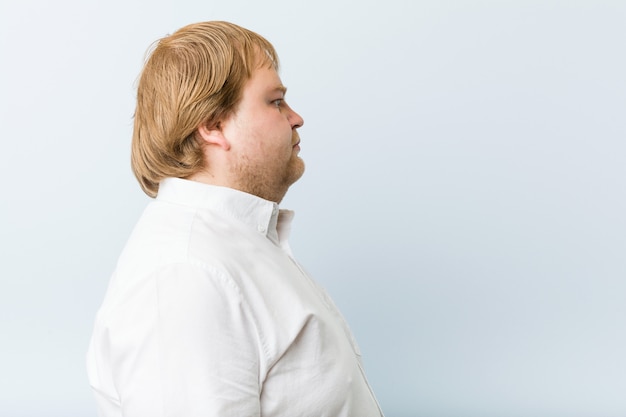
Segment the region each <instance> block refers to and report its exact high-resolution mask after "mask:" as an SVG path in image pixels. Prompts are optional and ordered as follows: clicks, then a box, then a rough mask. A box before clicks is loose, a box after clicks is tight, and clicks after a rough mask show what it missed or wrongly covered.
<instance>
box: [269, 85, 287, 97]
mask: <svg viewBox="0 0 626 417" xmlns="http://www.w3.org/2000/svg"><path fill="white" fill-rule="evenodd" d="M272 91H279V92H281V93H283V95H285V94H287V87H285V86H284V85H282V84H281V85H279V86H276V87H274V89H273V90H272Z"/></svg>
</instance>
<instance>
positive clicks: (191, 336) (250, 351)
mask: <svg viewBox="0 0 626 417" xmlns="http://www.w3.org/2000/svg"><path fill="white" fill-rule="evenodd" d="M142 282H144V283H145V284H144V286H143V287H141V286H140V287H138V288H136V289H135V290H132V291H131V292H132V293H135V294H132V295H131V296H130V297H129V298H128V299H127V300H126V303H125V305H122V306H120V312H121V313H122V316H121V317H120V320H119V323H118V328H119V329H120V330H119V331H116V332H115V333H116V338H115V340H114V341H113V339H112V347H111V352H112V356H113V357H112V358H111V359H112V368H113V373H114V375H113V378H114V380H115V385H116V387H117V389H118V394H119V397H120V398H121V408H122V414H123V415H124V416H127V417H146V416H151V417H174V416H185V417H200V416H202V417H213V416H215V417H217V416H220V417H222V416H224V417H229V416H233V417H234V416H237V417H241V416H246V417H247V416H251V417H254V416H260V399H259V398H260V392H261V386H260V385H261V383H260V380H259V369H260V361H261V360H262V359H263V354H262V351H261V347H260V346H261V344H260V343H259V334H258V331H257V328H256V326H255V324H254V319H253V315H252V314H251V311H250V309H249V307H248V304H247V303H246V302H245V300H244V299H243V297H242V295H241V293H240V291H239V289H238V287H237V286H236V285H235V283H234V282H233V281H232V280H231V279H230V278H229V277H228V276H227V275H226V274H224V273H222V272H220V271H218V270H213V269H211V268H207V267H203V266H200V265H190V264H175V265H169V266H166V267H162V268H160V269H159V270H158V271H156V272H155V273H153V274H152V275H151V276H150V278H149V279H148V280H142Z"/></svg>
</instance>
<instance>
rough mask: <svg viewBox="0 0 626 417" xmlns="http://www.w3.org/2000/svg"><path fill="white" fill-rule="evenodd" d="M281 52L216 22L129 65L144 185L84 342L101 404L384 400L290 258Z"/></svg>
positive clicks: (298, 165) (363, 405)
mask: <svg viewBox="0 0 626 417" xmlns="http://www.w3.org/2000/svg"><path fill="white" fill-rule="evenodd" d="M277 69H278V58H277V56H276V53H275V51H274V48H273V47H272V45H271V44H270V43H269V42H268V41H266V40H265V39H264V38H262V37H261V36H259V35H257V34H255V33H253V32H251V31H248V30H246V29H244V28H241V27H238V26H236V25H233V24H230V23H226V22H205V23H199V24H194V25H190V26H186V27H184V28H182V29H180V30H179V31H177V32H176V33H174V34H173V35H171V36H168V37H165V38H164V39H161V40H160V41H159V42H158V44H156V46H155V47H154V50H153V51H152V53H151V54H150V56H149V58H148V60H147V62H146V64H145V67H144V69H143V71H142V74H141V78H140V80H139V85H138V92H137V109H136V112H135V125H134V133H133V144H132V166H133V171H134V173H135V175H136V177H137V179H138V180H139V182H140V184H141V186H142V188H143V190H144V191H145V192H146V193H147V194H148V195H149V196H151V197H155V200H154V201H152V202H151V203H150V204H149V205H148V207H147V208H146V210H145V212H144V213H143V215H142V217H141V219H140V220H139V222H138V224H137V226H136V227H135V230H134V231H133V233H132V235H131V237H130V239H129V241H128V243H127V245H126V247H125V249H124V251H123V253H122V255H121V257H120V259H119V263H118V265H117V268H116V270H115V273H114V274H113V277H112V278H111V282H110V285H109V289H108V291H107V294H106V297H105V300H104V302H103V304H102V307H101V309H100V310H99V312H98V315H97V318H96V324H95V329H94V333H93V337H92V341H91V345H90V348H89V352H88V355H87V366H88V374H89V380H90V383H91V386H92V387H93V389H94V391H95V394H96V398H97V403H98V407H99V413H100V416H103V417H120V416H124V417H165V416H168V417H170V416H171V417H195V416H198V417H200V416H202V417H211V416H233V417H235V416H236V417H248V416H264V417H270V416H285V417H301V416H311V417H313V416H315V417H319V416H354V417H369V416H380V415H382V413H381V411H380V408H379V407H378V405H377V403H376V400H375V399H374V396H373V393H372V392H371V389H370V387H369V385H368V383H367V381H366V379H365V375H364V373H363V369H362V366H361V359H360V354H359V350H358V347H357V345H356V344H355V342H354V340H353V338H352V336H351V333H350V330H349V329H348V327H347V325H346V324H345V322H344V320H343V319H342V317H341V315H340V313H339V312H338V311H337V309H336V308H335V306H334V305H333V303H332V302H331V301H330V299H329V298H328V296H327V295H326V293H325V292H324V291H323V290H322V289H321V288H320V287H318V286H317V285H316V284H315V283H314V281H312V280H311V279H310V278H309V277H308V276H307V274H306V273H305V272H304V271H303V270H302V269H301V267H300V266H299V265H298V263H297V262H296V261H295V260H294V258H293V256H292V254H291V251H290V249H289V245H288V242H287V235H288V233H289V228H290V221H291V218H292V216H293V213H291V212H289V211H284V210H279V209H278V203H279V202H280V201H281V200H282V198H283V197H284V195H285V193H286V192H287V189H288V188H289V186H290V185H291V184H293V183H294V182H295V181H297V180H298V179H299V178H300V176H301V175H302V174H303V172H304V163H303V161H302V160H301V159H300V157H299V156H298V153H299V151H300V146H299V144H300V139H299V136H298V133H297V129H298V128H299V127H301V126H302V124H303V120H302V118H301V117H300V116H299V115H298V114H297V113H296V112H294V111H293V110H292V109H291V108H290V107H289V106H288V105H287V103H286V102H285V92H286V89H285V87H284V86H283V85H282V83H281V80H280V78H279V76H278V73H277Z"/></svg>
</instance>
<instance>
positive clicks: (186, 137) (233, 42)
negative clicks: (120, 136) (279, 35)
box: [132, 22, 304, 199]
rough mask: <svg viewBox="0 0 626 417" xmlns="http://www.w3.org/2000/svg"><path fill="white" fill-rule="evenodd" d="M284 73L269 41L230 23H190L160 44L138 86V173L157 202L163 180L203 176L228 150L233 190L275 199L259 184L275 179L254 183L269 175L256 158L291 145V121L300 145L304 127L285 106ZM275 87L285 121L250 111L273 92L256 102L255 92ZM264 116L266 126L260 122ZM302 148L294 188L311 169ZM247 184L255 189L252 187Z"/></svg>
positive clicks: (225, 164)
mask: <svg viewBox="0 0 626 417" xmlns="http://www.w3.org/2000/svg"><path fill="white" fill-rule="evenodd" d="M277 70H278V57H277V55H276V52H275V50H274V48H273V46H272V45H271V44H270V43H269V42H268V41H267V40H265V39H264V38H263V37H261V36H259V35H257V34H256V33H254V32H251V31H249V30H247V29H244V28H241V27H239V26H237V25H234V24H231V23H227V22H204V23H197V24H193V25H189V26H186V27H184V28H182V29H180V30H178V31H177V32H175V33H174V34H173V35H170V36H167V37H165V38H163V39H161V40H160V41H158V42H157V43H156V44H155V46H154V48H153V50H152V52H151V54H150V55H149V58H148V59H147V61H146V63H145V66H144V69H143V71H142V73H141V76H140V79H139V84H138V88H137V108H136V111H135V125H134V132H133V143H132V167H133V172H134V173H135V176H136V177H137V179H138V180H139V183H140V184H141V187H142V189H143V190H144V192H146V194H148V195H150V196H155V195H156V193H157V191H158V187H159V182H160V181H161V180H162V179H164V178H166V177H179V178H193V177H200V178H202V176H203V175H206V174H207V173H208V172H209V171H210V169H209V167H208V164H210V163H211V162H212V160H211V158H209V157H207V151H208V150H211V149H220V150H223V151H225V152H228V157H227V158H224V157H221V156H220V157H217V158H214V159H215V160H216V162H217V163H219V164H221V165H220V166H221V167H222V168H224V167H227V168H228V170H229V171H231V172H230V174H229V175H230V176H231V177H232V181H234V183H233V184H235V185H237V182H239V183H241V184H240V186H238V187H235V188H239V189H242V191H246V192H251V193H254V194H257V195H259V196H261V197H264V198H273V196H269V195H265V194H264V192H263V191H258V190H257V189H256V188H255V187H258V184H257V183H258V182H261V181H265V180H268V178H265V179H262V178H257V179H256V180H255V179H254V178H251V177H253V176H255V175H256V176H258V175H261V176H264V175H265V174H264V173H263V170H264V169H265V168H266V167H264V166H263V164H262V162H263V161H262V160H261V158H256V156H257V155H255V153H258V152H261V154H263V153H267V152H268V151H270V150H271V149H268V148H267V146H269V147H270V148H271V146H273V145H272V144H273V143H274V142H276V141H280V140H283V139H282V138H283V137H284V136H285V130H286V129H285V126H284V125H285V122H283V120H286V121H287V122H286V123H288V124H290V127H289V135H290V139H289V140H290V141H292V137H293V138H294V139H293V141H294V142H295V141H296V139H295V138H297V134H296V133H295V129H296V128H297V127H299V126H301V125H302V119H301V118H300V116H298V115H297V114H296V113H294V112H293V111H292V110H291V109H290V108H289V107H288V106H287V105H286V103H283V102H279V101H280V100H281V99H284V91H283V89H284V87H283V86H282V84H281V83H280V79H279V78H278V75H277ZM260 78H263V80H261V79H260ZM254 80H256V81H257V82H256V83H255V82H254ZM261 84H263V86H262V85H261ZM270 84H271V85H272V86H273V87H276V89H277V92H276V93H275V94H274V95H276V98H273V100H274V102H273V103H270V104H271V105H273V106H274V109H275V111H281V112H282V113H283V118H282V119H280V118H278V117H274V118H272V117H273V115H272V114H269V113H267V112H266V110H267V109H260V108H251V107H250V106H254V105H258V104H259V103H255V102H253V101H254V100H257V101H258V99H259V97H260V95H262V94H269V92H266V91H263V92H261V91H256V92H255V94H256V96H255V97H252V91H251V89H252V88H253V87H255V88H256V89H257V90H258V89H261V88H265V87H267V86H268V85H270ZM246 97H248V98H249V99H246ZM279 104H280V106H279ZM256 117H260V118H264V120H253V119H254V118H256ZM281 123H282V124H281ZM244 124H245V126H243V125H244ZM277 125H279V126H277ZM246 129H247V131H246ZM259 129H265V131H259ZM216 134H221V136H222V137H221V139H220V138H218V139H217V140H216V139H215V138H216ZM246 134H248V135H256V139H259V141H258V142H257V143H252V141H253V140H255V138H253V137H244V136H245V135H246ZM270 136H271V137H270ZM279 136H280V138H279ZM274 137H276V139H275V140H274ZM264 140H265V142H263V141H264ZM272 141H273V142H272ZM292 145H293V144H292ZM292 145H290V146H292ZM255 146H256V147H257V149H256V150H254V147H255ZM261 147H265V148H263V149H261ZM296 148H297V147H293V153H294V155H293V158H292V157H291V155H290V161H288V163H289V164H290V166H291V165H294V164H295V165H298V166H296V167H293V166H292V167H291V168H290V171H291V174H290V175H286V176H288V177H289V178H285V179H284V181H286V182H288V181H291V183H292V182H293V181H295V180H297V179H298V178H299V176H300V175H301V174H302V171H303V169H304V167H303V164H302V162H301V160H299V158H297V155H295V153H297V149H296ZM279 151H280V152H284V149H282V148H281V149H280V150H279ZM277 157H278V158H284V156H283V155H278V156H277ZM291 159H293V160H294V161H295V162H294V161H291ZM296 159H297V160H298V161H299V163H298V161H296ZM210 160H211V161H210ZM224 161H227V162H224ZM267 161H268V159H267V158H266V160H265V162H267ZM255 164H256V165H255ZM300 165H301V166H300ZM251 168H252V169H251ZM237 172H239V174H238V173H237ZM246 177H247V179H246ZM270 180H271V178H270ZM276 181H278V180H276ZM218 182H220V181H218ZM221 182H224V181H221ZM247 182H254V183H255V184H254V185H253V186H247V185H246V184H245V183H247ZM220 185H230V184H220ZM289 185H290V184H289ZM287 187H288V185H287ZM247 188H250V189H247ZM285 192H286V188H285ZM283 194H284V193H283ZM279 197H280V198H282V195H280V196H279ZM274 199H275V198H274Z"/></svg>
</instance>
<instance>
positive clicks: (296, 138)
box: [291, 130, 300, 145]
mask: <svg viewBox="0 0 626 417" xmlns="http://www.w3.org/2000/svg"><path fill="white" fill-rule="evenodd" d="M298 142H300V135H299V134H298V131H297V130H294V131H293V133H292V134H291V144H292V145H295V144H296V143H298Z"/></svg>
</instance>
